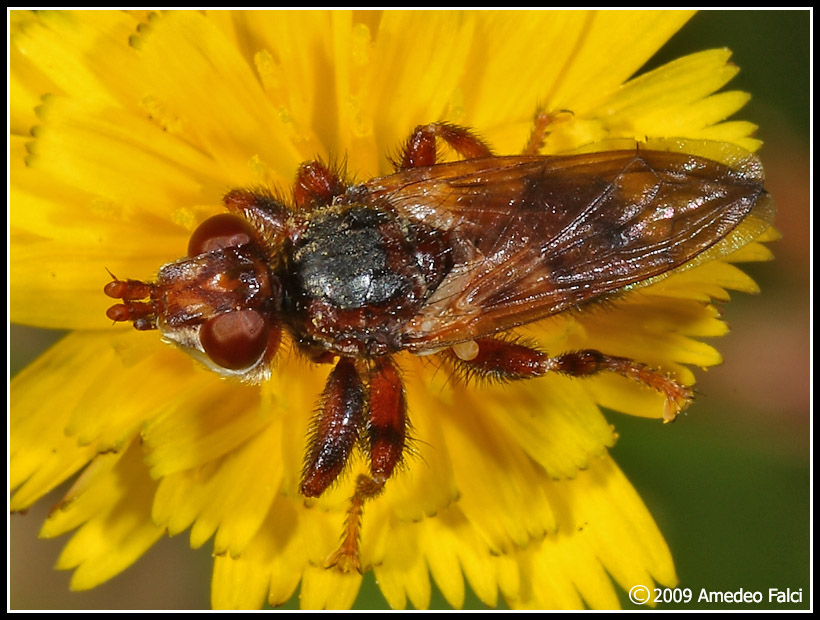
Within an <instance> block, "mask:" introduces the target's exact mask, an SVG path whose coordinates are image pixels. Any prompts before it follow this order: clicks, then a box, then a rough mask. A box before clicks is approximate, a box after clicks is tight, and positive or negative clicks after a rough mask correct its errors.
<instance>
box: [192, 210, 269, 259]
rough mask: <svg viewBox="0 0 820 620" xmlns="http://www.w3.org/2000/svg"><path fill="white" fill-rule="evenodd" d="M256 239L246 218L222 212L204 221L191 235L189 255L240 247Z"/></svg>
mask: <svg viewBox="0 0 820 620" xmlns="http://www.w3.org/2000/svg"><path fill="white" fill-rule="evenodd" d="M254 239H255V238H254V232H253V229H252V228H251V227H250V226H249V225H248V223H247V222H246V221H245V220H243V219H242V218H241V217H237V216H235V215H231V214H230V213H220V214H219V215H214V216H213V217H209V218H208V219H207V220H205V221H204V222H202V223H201V224H200V225H199V226H198V227H197V229H196V230H195V231H194V233H193V234H192V235H191V239H190V240H189V241H188V256H197V255H198V254H205V253H206V252H213V251H214V250H220V249H222V248H231V247H238V246H240V245H245V244H246V243H251V242H252V241H254Z"/></svg>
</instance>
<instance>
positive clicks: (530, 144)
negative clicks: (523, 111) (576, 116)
mask: <svg viewBox="0 0 820 620" xmlns="http://www.w3.org/2000/svg"><path fill="white" fill-rule="evenodd" d="M570 118H572V112H571V111H570V110H558V111H557V112H553V113H547V112H544V111H543V110H539V111H538V112H537V113H536V115H535V120H534V121H533V124H532V133H531V134H530V138H529V140H527V144H526V146H524V150H522V151H521V154H522V155H538V153H539V152H540V151H541V149H542V148H543V147H544V142H545V141H546V139H547V136H548V135H549V134H550V132H549V131H548V128H549V127H550V125H552V124H553V123H556V122H558V121H567V120H569V119H570Z"/></svg>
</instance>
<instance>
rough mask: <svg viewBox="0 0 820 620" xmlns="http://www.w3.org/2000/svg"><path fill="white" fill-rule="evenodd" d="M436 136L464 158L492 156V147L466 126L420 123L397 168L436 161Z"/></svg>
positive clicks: (430, 164)
mask: <svg viewBox="0 0 820 620" xmlns="http://www.w3.org/2000/svg"><path fill="white" fill-rule="evenodd" d="M436 138H441V139H442V140H444V141H445V142H446V143H447V144H449V145H450V146H451V147H452V149H453V150H454V151H455V152H456V153H458V154H459V155H461V156H462V157H463V158H464V159H478V158H481V157H492V156H493V152H492V151H491V150H490V147H489V146H487V144H486V143H485V142H484V141H483V140H481V138H479V137H478V136H476V135H475V134H474V133H473V132H472V131H470V130H469V129H467V128H466V127H460V126H458V125H450V124H448V123H430V124H428V125H419V126H418V127H416V128H415V130H413V133H412V134H411V135H410V138H409V139H408V140H407V144H405V146H404V150H403V151H402V158H401V162H399V164H398V166H397V168H398V169H399V170H407V169H408V168H420V167H422V166H432V165H434V164H435V163H436Z"/></svg>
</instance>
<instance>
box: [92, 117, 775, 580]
mask: <svg viewBox="0 0 820 620" xmlns="http://www.w3.org/2000/svg"><path fill="white" fill-rule="evenodd" d="M545 126H546V123H544V122H541V123H536V131H535V132H534V135H533V137H532V138H531V139H530V141H529V143H528V146H527V147H526V148H525V150H524V153H523V154H521V155H515V156H506V157H501V156H495V155H493V154H492V152H491V151H490V149H489V148H488V146H487V145H486V144H485V143H484V142H483V141H482V140H480V139H479V138H478V137H476V136H475V135H474V134H473V133H472V132H471V131H470V130H468V129H465V128H463V127H458V126H455V125H450V124H445V123H432V124H429V125H425V126H420V127H418V128H417V129H416V130H415V131H414V132H413V134H412V135H411V137H410V139H409V140H408V141H407V143H406V145H405V146H404V149H403V151H402V152H401V155H400V158H399V161H398V162H396V171H395V172H394V173H393V174H390V175H389V176H385V177H381V178H375V179H371V180H369V181H366V182H363V183H349V182H348V181H347V180H345V179H344V178H342V174H341V173H340V172H339V171H338V170H335V169H333V168H331V167H328V166H326V165H324V164H322V163H320V162H318V161H314V162H309V163H305V164H303V165H302V166H301V167H300V168H299V171H298V173H297V175H296V182H295V186H294V190H293V198H292V201H291V202H290V203H286V202H285V201H283V200H281V199H277V198H275V197H274V195H273V194H271V193H270V192H268V191H261V190H255V189H254V190H251V189H235V190H232V191H230V192H228V194H227V195H226V196H225V198H224V204H225V206H226V207H227V210H228V213H224V214H221V215H217V216H215V217H212V218H211V219H208V220H206V221H204V222H203V223H202V224H201V225H200V226H199V228H197V229H196V230H195V231H194V233H193V235H192V237H191V239H190V243H189V245H188V253H187V256H185V257H184V258H181V259H179V260H177V261H175V262H172V263H169V264H167V265H165V266H163V267H162V268H160V270H159V274H158V275H157V278H156V281H155V282H141V281H137V280H116V279H115V280H114V281H113V282H111V283H109V284H108V285H107V286H106V287H105V292H106V294H107V295H109V296H110V297H113V298H116V299H120V300H122V303H118V304H116V305H114V306H112V307H111V308H110V309H109V310H108V317H109V318H111V319H113V320H114V321H131V322H133V324H134V327H136V328H137V329H142V330H145V329H159V330H160V332H161V333H162V335H163V337H164V338H165V339H166V340H168V341H170V342H172V343H174V344H175V345H177V346H179V347H180V348H182V349H184V350H185V351H186V352H188V353H190V354H191V355H193V356H194V357H195V358H197V359H198V360H200V361H201V362H202V363H204V364H205V365H206V366H208V367H209V368H211V369H213V370H216V371H218V372H220V373H221V374H223V375H226V376H232V377H239V378H241V379H243V380H245V381H248V382H252V383H255V382H259V381H262V380H264V379H265V378H266V377H268V376H269V374H270V372H271V365H272V360H273V358H274V356H275V354H276V351H277V349H278V347H279V344H280V340H281V336H282V332H283V331H285V332H287V334H288V335H289V337H290V338H291V339H292V341H293V342H294V343H295V345H296V347H297V348H298V349H299V350H300V351H301V352H303V353H304V354H305V355H306V356H308V357H309V358H310V359H311V360H313V361H315V362H323V363H335V367H334V368H333V370H332V372H331V373H330V376H329V378H328V380H327V385H326V387H325V389H324V392H323V394H322V396H321V404H320V406H319V411H318V413H317V414H316V418H315V420H314V423H313V426H312V432H311V435H310V437H309V439H308V445H307V450H306V457H305V464H304V471H303V473H302V482H301V492H302V493H303V494H304V495H305V496H307V497H317V496H319V495H321V494H322V493H323V492H324V491H325V490H326V489H327V488H328V487H329V486H330V485H331V484H333V482H334V481H335V480H336V478H337V477H338V476H339V474H340V473H341V472H342V471H343V469H344V468H345V465H346V463H347V462H348V460H349V457H350V454H351V452H352V451H353V450H354V449H356V446H363V449H364V450H365V452H366V457H367V462H368V463H369V471H370V473H369V475H364V474H362V475H360V476H359V477H358V479H357V480H356V485H355V492H354V494H353V497H352V498H351V501H350V507H349V513H348V518H347V522H346V526H345V531H344V533H343V538H342V544H341V546H340V548H339V550H338V551H337V552H336V553H335V554H334V555H333V556H331V558H329V560H328V564H329V565H337V566H338V567H339V568H341V569H342V570H349V569H351V568H354V569H358V570H361V567H360V565H359V559H358V540H359V532H360V527H361V519H362V513H363V505H364V503H365V502H366V501H367V500H368V499H370V498H373V497H375V496H376V495H378V494H379V493H380V492H381V491H382V489H383V488H384V485H385V483H386V482H387V481H388V479H390V477H391V475H392V474H393V472H394V470H395V468H396V466H397V464H398V463H399V462H400V461H401V459H402V454H403V452H404V450H405V443H406V441H407V428H408V418H407V403H406V400H405V394H404V389H403V386H402V380H401V375H400V372H399V369H398V368H397V366H396V363H395V361H394V355H395V354H397V353H401V352H408V353H411V354H414V355H430V354H441V355H443V356H446V357H448V358H449V359H450V360H451V362H452V364H454V365H456V366H459V367H461V369H462V370H464V371H465V372H466V374H468V375H474V376H479V377H488V378H498V379H502V380H510V379H525V378H529V377H538V376H541V375H544V374H545V373H548V372H558V373H564V374H566V375H570V376H573V377H586V376H590V375H594V374H596V373H600V372H613V373H617V374H619V375H623V376H626V377H630V378H632V379H635V380H636V381H638V382H640V383H642V384H644V385H645V386H648V387H649V388H651V389H653V390H656V391H658V392H660V393H662V394H663V395H664V396H665V398H666V402H667V407H666V412H665V416H664V417H665V419H666V420H667V421H671V420H672V419H674V417H675V416H676V415H677V413H678V412H680V411H681V410H682V409H683V408H684V407H686V406H687V404H688V403H689V401H690V400H691V397H692V396H691V392H690V390H689V389H688V388H687V387H685V386H684V385H682V384H681V383H679V382H678V381H676V380H675V379H674V378H672V377H669V376H667V375H666V374H664V373H663V372H661V371H659V370H656V369H653V368H650V367H648V366H646V365H644V364H642V363H641V362H640V361H639V360H631V359H627V358H624V357H618V356H615V355H612V354H610V353H608V352H606V351H597V350H591V349H590V350H581V351H570V352H559V353H558V354H557V355H549V354H547V353H546V352H544V351H540V350H538V349H536V348H532V347H530V346H527V345H525V344H523V343H521V342H520V341H517V340H512V339H509V338H506V339H505V338H504V336H503V334H504V332H506V331H507V330H510V329H511V328H514V327H516V326H519V325H523V324H525V323H531V322H533V321H537V320H538V319H542V318H544V317H548V316H551V315H555V314H557V313H560V312H565V311H569V310H573V311H577V310H579V309H580V310H583V308H584V307H585V305H588V304H591V303H593V302H597V301H600V300H602V299H615V301H617V297H618V295H619V294H623V293H624V292H625V291H627V290H630V289H633V288H637V287H641V286H645V285H647V284H650V283H653V282H655V281H657V280H659V279H661V278H663V277H665V276H668V275H669V274H671V273H674V272H676V271H679V270H681V269H685V268H688V267H691V266H693V265H696V264H698V263H700V262H703V261H705V260H707V259H711V258H715V257H718V256H721V255H725V254H727V253H729V252H730V251H732V250H733V249H736V248H738V247H740V246H741V245H743V244H745V243H747V242H749V241H750V240H753V239H754V238H756V237H757V236H759V235H760V234H761V233H762V232H763V231H764V230H765V229H766V228H767V227H768V226H769V224H770V223H771V220H772V218H773V214H774V207H773V203H772V201H771V198H770V196H769V195H768V194H767V193H766V191H765V190H764V188H763V179H762V169H761V166H760V164H759V162H758V160H757V159H756V158H755V157H754V156H753V155H750V154H743V155H742V156H733V157H732V158H730V159H731V161H729V162H728V163H725V162H724V163H721V162H718V161H714V160H712V159H707V158H704V157H700V156H697V155H692V154H688V153H686V152H682V151H681V150H677V151H676V150H674V149H672V150H666V151H665V150H652V149H650V148H646V149H645V148H643V147H641V146H638V145H635V146H634V147H633V148H629V149H623V150H608V151H604V152H592V153H586V154H572V155H566V156H562V155H557V156H542V155H538V154H537V151H538V148H539V147H540V145H541V144H542V142H543V138H544V135H545V130H544V128H545ZM438 139H441V140H443V141H444V142H446V143H447V144H448V145H449V146H450V147H451V148H453V149H454V150H455V151H456V152H457V153H458V154H459V155H460V156H461V157H462V159H461V160H459V161H454V162H450V163H437V161H436V159H437V155H436V147H437V140H438Z"/></svg>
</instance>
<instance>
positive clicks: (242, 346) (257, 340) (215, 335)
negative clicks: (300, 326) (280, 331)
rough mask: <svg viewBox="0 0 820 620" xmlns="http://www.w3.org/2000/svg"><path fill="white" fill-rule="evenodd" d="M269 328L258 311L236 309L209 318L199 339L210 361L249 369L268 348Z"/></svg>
mask: <svg viewBox="0 0 820 620" xmlns="http://www.w3.org/2000/svg"><path fill="white" fill-rule="evenodd" d="M270 331H271V330H270V327H269V326H268V324H267V322H266V321H265V318H264V317H263V316H262V315H261V314H259V313H258V312H257V311H256V310H235V311H233V312H227V313H225V314H220V315H219V316H215V317H213V318H210V319H208V320H207V321H206V322H205V323H204V324H203V325H202V328H201V329H200V332H199V342H200V343H201V344H202V348H203V349H204V350H205V353H206V354H207V355H208V357H210V358H211V360H212V361H213V362H214V363H215V364H217V365H219V366H221V367H222V368H227V369H229V370H242V369H244V368H249V367H251V366H253V365H254V364H255V363H256V362H258V361H259V358H260V357H262V354H263V353H264V352H265V350H266V349H267V348H268V344H269V338H270Z"/></svg>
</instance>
